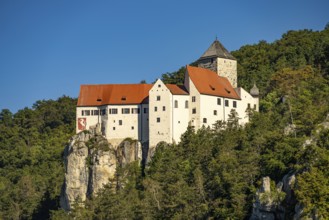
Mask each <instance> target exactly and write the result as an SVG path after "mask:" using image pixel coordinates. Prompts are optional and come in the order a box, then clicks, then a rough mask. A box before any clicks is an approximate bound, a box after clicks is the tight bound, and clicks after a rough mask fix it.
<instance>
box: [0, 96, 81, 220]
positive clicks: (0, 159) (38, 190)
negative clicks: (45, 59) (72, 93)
mask: <svg viewBox="0 0 329 220" xmlns="http://www.w3.org/2000/svg"><path fill="white" fill-rule="evenodd" d="M75 105H76V100H75V99H72V98H69V97H66V96H63V97H61V98H59V99H58V100H56V101H53V100H47V101H45V100H42V101H37V102H36V103H35V104H34V105H33V108H32V109H29V108H25V109H23V110H19V111H18V112H17V113H15V114H12V113H11V112H10V111H9V110H7V109H3V110H2V111H1V113H0V151H1V154H0V174H1V175H0V176H1V178H0V191H1V193H0V218H1V219H31V218H33V219H36V218H39V219H45V218H48V217H49V214H50V213H49V212H50V210H51V209H58V205H59V195H60V191H61V187H62V183H63V179H64V176H63V174H64V168H63V162H62V153H63V150H64V148H63V146H64V145H65V143H66V142H67V140H68V139H69V138H70V136H72V134H73V132H74V128H75Z"/></svg>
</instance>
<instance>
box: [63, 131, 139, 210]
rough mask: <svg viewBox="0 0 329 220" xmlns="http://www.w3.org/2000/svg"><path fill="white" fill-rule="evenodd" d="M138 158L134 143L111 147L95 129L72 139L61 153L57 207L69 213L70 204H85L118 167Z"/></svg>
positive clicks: (135, 143)
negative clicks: (62, 169)
mask: <svg viewBox="0 0 329 220" xmlns="http://www.w3.org/2000/svg"><path fill="white" fill-rule="evenodd" d="M141 159H142V149H141V145H140V143H139V142H137V141H132V140H126V141H123V142H122V143H121V144H119V145H118V146H112V145H111V144H110V143H109V142H108V141H107V140H106V139H105V138H104V137H103V136H101V135H100V134H98V133H97V132H96V129H94V130H90V131H84V132H81V133H79V134H77V135H75V136H73V137H72V139H71V140H70V143H69V144H68V145H67V146H66V148H65V150H64V163H65V180H64V184H63V189H62V194H61V201H60V203H61V207H62V208H63V209H65V210H70V209H71V206H72V204H73V203H75V202H82V201H85V200H86V199H87V198H88V197H90V196H91V195H93V194H95V193H97V192H98V190H99V189H101V188H102V187H103V186H104V185H105V184H107V183H109V179H113V178H115V171H116V167H117V166H118V165H120V166H124V165H125V164H127V163H130V162H132V161H136V160H139V161H140V160H141Z"/></svg>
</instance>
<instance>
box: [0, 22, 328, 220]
mask: <svg viewBox="0 0 329 220" xmlns="http://www.w3.org/2000/svg"><path fill="white" fill-rule="evenodd" d="M232 55H233V56H234V57H235V58H236V59H237V61H238V83H239V86H241V87H244V88H245V89H246V90H249V89H250V88H251V87H252V86H253V84H254V83H256V84H257V86H258V88H259V89H260V92H261V94H260V95H261V96H260V112H253V111H250V118H251V120H250V123H248V124H247V125H246V126H243V127H241V126H239V125H238V123H237V120H238V116H237V115H236V114H234V113H232V114H231V116H230V118H229V120H228V121H226V122H223V121H218V122H217V123H216V124H214V125H213V126H212V127H203V128H202V129H200V130H198V131H194V130H193V128H191V127H189V128H188V129H187V131H186V132H185V133H184V134H183V136H182V141H181V142H180V143H178V144H167V143H161V144H159V145H158V147H157V150H156V152H155V155H154V157H153V158H152V160H151V162H150V163H149V164H147V166H146V167H144V166H141V165H140V164H139V163H137V162H136V163H131V164H129V165H127V166H125V167H118V168H117V174H116V178H115V179H112V180H110V181H109V184H108V185H106V186H105V187H104V189H103V190H102V191H101V192H99V193H98V195H97V196H94V197H92V198H90V199H88V200H87V201H86V202H85V203H84V207H82V206H80V205H79V204H76V205H75V206H74V209H73V210H72V211H71V212H69V213H67V212H65V211H64V210H62V209H61V208H60V206H59V197H60V193H61V188H62V184H63V181H64V164H63V151H64V147H65V145H66V144H67V142H68V140H69V139H70V137H71V136H73V135H74V133H75V106H76V102H77V100H76V99H75V98H70V97H67V96H62V97H60V98H58V99H57V100H40V101H37V102H36V103H35V104H34V105H33V106H32V108H24V109H22V110H19V111H18V112H17V113H12V112H10V111H9V110H8V109H2V110H1V112H0V174H1V175H0V219H248V218H249V217H250V215H251V212H252V204H253V201H254V195H255V192H256V190H257V188H259V186H260V184H261V182H260V181H261V178H262V177H265V176H269V177H270V178H271V180H272V181H273V184H275V183H277V182H278V181H280V180H281V179H282V177H283V176H284V175H285V174H287V173H289V172H291V171H293V172H296V173H297V181H298V186H297V187H296V188H295V189H294V192H295V195H296V199H297V200H298V201H299V202H300V203H302V204H303V207H304V214H305V215H307V214H309V213H314V212H316V213H317V216H319V218H323V219H324V218H326V217H328V216H329V169H328V168H329V129H320V128H319V126H320V124H321V123H323V122H324V121H325V120H326V119H327V120H329V25H327V26H326V28H324V30H322V31H312V30H297V31H288V32H286V33H284V34H283V35H282V37H281V39H279V40H276V41H274V42H272V43H268V42H266V41H263V40H262V41H259V42H258V43H257V44H254V45H245V46H242V47H241V48H240V49H239V50H237V51H233V52H232ZM192 65H193V64H192ZM184 73H185V67H182V68H181V69H179V70H178V71H176V72H172V73H164V74H162V80H163V81H164V82H165V83H175V84H182V82H183V79H184V77H183V76H184ZM287 128H290V129H288V130H289V132H287ZM310 138H313V139H314V140H315V141H313V142H312V143H311V144H310V145H308V146H306V147H305V146H304V143H305V141H306V140H308V139H310ZM127 174H128V175H127ZM119 183H120V184H119ZM118 186H121V187H118ZM278 199H281V200H284V197H283V198H278ZM286 208H287V210H288V211H287V212H286V219H291V218H292V212H293V211H292V210H291V207H286ZM289 210H291V211H289Z"/></svg>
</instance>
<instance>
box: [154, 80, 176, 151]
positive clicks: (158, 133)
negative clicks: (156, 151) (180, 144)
mask: <svg viewBox="0 0 329 220" xmlns="http://www.w3.org/2000/svg"><path fill="white" fill-rule="evenodd" d="M172 105H173V98H172V94H171V92H170V91H169V89H168V88H167V87H166V85H165V84H164V83H163V82H162V81H161V80H157V81H156V83H155V84H154V86H153V87H152V88H151V90H150V91H149V146H150V148H152V147H155V146H156V145H157V144H158V143H159V142H161V141H165V142H167V143H172V139H173V136H172V117H173V116H172V114H173V111H172Z"/></svg>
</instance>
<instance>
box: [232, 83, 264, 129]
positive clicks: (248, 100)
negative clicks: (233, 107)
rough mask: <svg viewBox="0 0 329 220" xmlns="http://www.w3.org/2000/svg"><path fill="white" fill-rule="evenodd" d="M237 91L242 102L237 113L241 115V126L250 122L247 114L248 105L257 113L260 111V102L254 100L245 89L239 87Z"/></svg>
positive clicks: (256, 99)
mask: <svg viewBox="0 0 329 220" xmlns="http://www.w3.org/2000/svg"><path fill="white" fill-rule="evenodd" d="M236 91H237V92H238V94H239V95H240V97H241V101H240V102H239V103H238V106H237V107H238V108H237V112H238V114H239V118H240V120H239V123H240V124H245V123H247V122H248V121H249V118H248V114H247V112H246V110H247V108H248V104H250V107H251V108H252V109H254V110H256V111H258V110H259V103H258V102H259V101H258V98H254V97H252V96H251V95H250V94H249V93H248V92H247V91H246V90H244V89H243V88H241V87H239V88H237V89H236ZM254 105H256V108H254Z"/></svg>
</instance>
